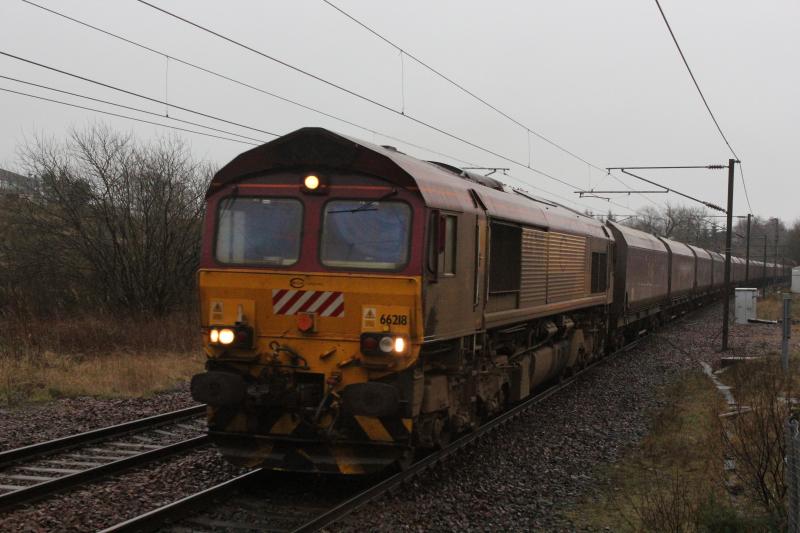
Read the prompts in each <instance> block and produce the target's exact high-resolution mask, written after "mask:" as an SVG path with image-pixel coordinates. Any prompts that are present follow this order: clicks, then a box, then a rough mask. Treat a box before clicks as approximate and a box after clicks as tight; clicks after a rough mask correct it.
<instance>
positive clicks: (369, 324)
mask: <svg viewBox="0 0 800 533" xmlns="http://www.w3.org/2000/svg"><path fill="white" fill-rule="evenodd" d="M409 311H410V310H409V308H408V307H401V306H397V305H365V306H363V307H362V308H361V330H362V331H391V332H393V333H409V331H410V329H411V315H410V312H409Z"/></svg>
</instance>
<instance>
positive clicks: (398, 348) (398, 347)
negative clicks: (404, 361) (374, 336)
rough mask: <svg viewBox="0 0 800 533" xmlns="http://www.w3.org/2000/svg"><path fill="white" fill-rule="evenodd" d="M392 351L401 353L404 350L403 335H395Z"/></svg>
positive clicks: (404, 341)
mask: <svg viewBox="0 0 800 533" xmlns="http://www.w3.org/2000/svg"><path fill="white" fill-rule="evenodd" d="M394 351H395V352H397V353H403V352H405V351H406V340H405V339H404V338H403V337H397V338H396V339H395V340H394Z"/></svg>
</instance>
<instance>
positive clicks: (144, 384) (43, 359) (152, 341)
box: [0, 313, 205, 405]
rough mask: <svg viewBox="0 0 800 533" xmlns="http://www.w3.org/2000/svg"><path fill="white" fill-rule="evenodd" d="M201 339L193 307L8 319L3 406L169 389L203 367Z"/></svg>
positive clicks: (0, 388) (0, 349)
mask: <svg viewBox="0 0 800 533" xmlns="http://www.w3.org/2000/svg"><path fill="white" fill-rule="evenodd" d="M199 341H200V335H199V331H198V320H197V318H196V317H195V316H194V315H193V314H190V313H180V314H174V315H172V316H169V317H165V318H158V319H156V318H129V317H125V318H118V317H113V316H106V317H100V316H96V317H72V318H58V319H52V320H40V319H26V320H5V321H3V324H2V333H0V405H16V404H20V403H25V402H31V401H46V400H50V399H54V398H60V397H74V396H101V397H117V398H119V397H139V396H147V395H150V394H153V393H155V392H159V391H163V390H169V389H172V388H174V387H176V386H177V385H179V384H180V383H181V382H184V381H186V380H187V379H188V378H189V377H190V376H191V375H192V374H195V373H197V372H198V371H200V370H201V369H202V367H203V362H204V360H205V358H204V356H203V355H202V351H201V348H200V342H199Z"/></svg>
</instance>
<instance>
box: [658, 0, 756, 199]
mask: <svg viewBox="0 0 800 533" xmlns="http://www.w3.org/2000/svg"><path fill="white" fill-rule="evenodd" d="M655 3H656V6H657V7H658V11H659V12H660V13H661V18H662V19H664V24H666V25H667V30H669V34H670V36H671V37H672V42H674V43H675V47H676V48H677V49H678V53H679V54H680V56H681V60H683V64H684V65H685V66H686V70H687V71H688V72H689V76H690V77H691V78H692V83H694V86H695V88H696V89H697V92H698V94H699V95H700V99H701V100H703V105H704V106H705V107H706V110H707V111H708V114H709V116H711V120H712V121H713V122H714V126H716V127H717V131H718V132H719V134H720V136H721V137H722V140H723V141H725V144H726V145H727V146H728V150H730V151H731V154H733V157H734V159H736V160H739V156H738V155H737V154H736V151H735V150H734V149H733V146H731V143H730V142H728V138H727V137H726V136H725V133H724V132H723V131H722V127H721V126H720V125H719V122H718V121H717V117H715V116H714V113H713V112H712V111H711V106H710V105H708V100H706V96H705V95H704V94H703V91H702V89H700V84H699V83H697V78H695V77H694V72H692V68H691V67H690V66H689V62H688V61H687V60H686V56H685V55H684V54H683V50H682V49H681V45H680V44H678V39H677V37H675V32H673V31H672V26H670V23H669V20H667V15H666V14H665V13H664V10H663V9H662V8H661V3H660V2H659V1H658V0H655ZM739 174H740V175H741V177H742V187H743V188H744V197H745V199H746V200H747V208H748V209H749V210H750V213H752V212H753V207H752V206H751V205H750V196H749V195H748V194H747V183H745V180H744V171H743V170H742V167H741V161H740V160H739Z"/></svg>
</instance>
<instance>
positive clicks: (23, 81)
mask: <svg viewBox="0 0 800 533" xmlns="http://www.w3.org/2000/svg"><path fill="white" fill-rule="evenodd" d="M0 79H4V80H9V81H14V82H17V83H21V84H23V85H29V86H31V87H38V88H40V89H47V90H48V91H53V92H57V93H61V94H67V95H69V96H75V97H76V98H82V99H84V100H90V101H92V102H97V103H100V104H106V105H110V106H114V107H119V108H122V109H127V110H129V111H136V112H137V113H144V114H146V115H151V116H155V117H162V118H168V119H169V120H171V121H175V122H181V123H183V124H188V125H190V126H197V127H200V128H206V129H209V130H211V131H216V132H218V133H224V134H226V135H232V136H234V137H241V138H243V139H247V140H249V141H255V142H256V143H257V144H263V143H264V142H266V141H264V140H263V139H257V138H255V137H249V136H247V135H242V134H241V133H235V132H232V131H227V130H222V129H219V128H215V127H213V126H208V125H206V124H200V123H198V122H192V121H190V120H185V119H181V118H176V117H169V116H165V115H162V114H161V113H156V112H155V111H148V110H147V109H141V108H138V107H133V106H129V105H124V104H120V103H117V102H112V101H110V100H103V99H102V98H95V97H93V96H87V95H85V94H80V93H75V92H71V91H66V90H64V89H57V88H55V87H50V86H49V85H43V84H41V83H34V82H32V81H26V80H22V79H19V78H14V77H11V76H4V75H2V74H0ZM248 144H254V143H248Z"/></svg>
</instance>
